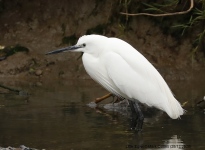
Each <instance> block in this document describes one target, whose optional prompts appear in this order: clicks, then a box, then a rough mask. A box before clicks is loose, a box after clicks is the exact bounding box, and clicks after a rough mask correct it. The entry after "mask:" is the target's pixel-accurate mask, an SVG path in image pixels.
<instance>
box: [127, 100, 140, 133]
mask: <svg viewBox="0 0 205 150" xmlns="http://www.w3.org/2000/svg"><path fill="white" fill-rule="evenodd" d="M128 102H129V106H130V109H131V112H132V119H131V122H130V126H131V130H134V129H135V128H136V126H137V120H138V114H137V112H136V110H135V108H134V102H133V101H131V100H128Z"/></svg>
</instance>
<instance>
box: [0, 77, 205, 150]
mask: <svg viewBox="0 0 205 150" xmlns="http://www.w3.org/2000/svg"><path fill="white" fill-rule="evenodd" d="M36 82H37V81H13V80H12V81H9V80H7V81H1V84H4V85H6V86H10V87H13V88H18V89H23V90H24V91H27V92H28V93H29V94H30V95H28V96H20V95H17V94H16V93H12V92H9V93H6V94H0V146H1V147H8V146H12V147H19V146H20V145H26V146H28V147H33V148H38V149H48V150H69V149H73V150H80V149H94V150H95V149H116V150H120V149H138V147H139V146H142V147H143V148H142V149H160V150H162V149H172V150H173V149H183V148H182V147H180V146H182V145H188V148H187V149H201V150H204V149H205V143H204V140H205V125H204V124H205V114H204V111H203V109H204V105H205V104H202V105H201V106H200V107H196V102H197V101H199V100H201V99H202V98H203V96H204V95H205V90H204V89H205V85H204V84H201V83H203V82H202V81H199V82H196V81H193V82H186V81H183V82H178V81H177V82H173V81H170V82H169V85H170V87H171V89H172V91H173V92H174V94H175V95H176V97H177V99H178V100H179V101H180V102H181V103H184V102H187V101H188V103H187V104H186V106H185V109H187V110H188V112H187V113H186V114H185V115H184V116H182V117H181V119H179V120H172V119H170V118H169V117H168V116H167V114H166V113H162V112H160V111H154V112H152V110H151V111H150V110H148V111H147V112H145V117H146V118H145V123H144V126H143V131H142V132H141V133H137V132H134V131H129V129H130V125H129V119H128V117H129V113H127V112H126V111H125V112H123V113H122V112H119V111H114V110H112V109H111V110H107V109H105V108H103V106H99V107H98V108H90V107H88V106H87V104H88V103H90V102H92V101H93V100H94V99H95V98H96V97H100V96H103V95H104V94H107V91H105V90H104V89H103V88H102V87H100V86H98V85H97V84H96V83H94V82H93V81H91V80H68V81H53V82H43V83H42V85H41V86H40V85H39V84H36ZM204 83H205V82H204ZM110 101H112V98H110V99H108V100H106V101H105V102H103V103H104V104H106V103H109V102H110ZM126 114H127V115H126ZM150 146H151V147H153V148H148V147H150ZM155 146H157V147H155ZM160 146H161V147H160ZM163 146H165V147H163ZM126 147H129V148H126ZM174 147H175V148H174ZM177 147H178V148H177Z"/></svg>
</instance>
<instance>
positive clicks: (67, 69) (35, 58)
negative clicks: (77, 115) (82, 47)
mask: <svg viewBox="0 0 205 150" xmlns="http://www.w3.org/2000/svg"><path fill="white" fill-rule="evenodd" d="M121 5H122V4H120V3H119V1H117V0H115V1H109V0H104V1H100V2H98V1H95V0H86V1H85V0H75V1H71V0H69V1H68V0H61V1H54V0H51V1H44V0H35V1H34V0H28V1H20V0H17V1H12V2H11V1H2V4H1V9H0V10H1V11H0V22H1V24H0V33H1V36H0V46H8V47H10V46H16V45H21V46H23V47H26V48H28V49H29V52H17V53H16V54H13V55H11V56H8V57H6V58H5V59H2V61H0V77H16V78H39V80H45V79H49V78H50V79H53V78H55V79H59V78H60V79H67V78H81V79H89V76H88V75H87V74H86V72H85V70H84V68H83V65H82V61H81V59H78V57H79V56H80V53H66V54H58V55H51V56H45V55H44V54H45V53H46V52H48V51H52V50H55V49H58V48H61V47H65V46H68V45H72V44H74V43H76V41H77V39H78V38H79V37H81V36H82V35H85V34H90V33H96V34H103V35H105V36H108V37H118V38H121V39H123V40H125V41H127V42H128V43H130V44H131V45H132V46H133V47H135V48H136V49H137V50H138V51H140V52H141V53H142V54H143V55H144V56H145V57H146V58H147V59H148V60H149V61H150V62H151V63H152V64H153V65H154V66H156V68H158V69H159V71H160V72H161V73H162V75H163V76H164V77H165V79H173V80H189V79H190V78H192V77H193V75H194V76H195V75H196V76H198V77H200V76H202V75H203V72H204V71H203V70H204V69H203V68H204V64H205V61H204V60H205V59H204V56H203V52H200V51H198V52H197V55H196V57H195V61H194V63H193V62H192V59H191V57H190V53H191V51H192V50H193V47H192V41H193V35H192V34H191V33H190V34H187V35H186V36H184V37H181V36H179V35H176V34H175V35H174V34H173V33H175V32H174V31H173V32H171V30H172V28H171V27H170V26H171V25H172V21H173V20H174V19H175V18H176V17H175V16H172V17H165V18H163V19H161V20H162V21H161V23H160V24H159V23H158V22H157V21H158V20H159V19H158V20H156V19H153V18H152V17H146V16H137V17H129V19H128V21H126V16H121V15H120V14H118V12H119V11H120V9H118V7H119V8H121ZM186 7H189V4H187V6H186ZM186 7H185V8H186ZM122 10H123V9H122ZM123 20H124V22H123ZM162 25H163V26H164V28H162ZM165 25H166V26H168V27H167V28H165ZM192 32H193V34H195V33H198V29H197V28H196V30H193V31H192ZM178 34H179V33H178ZM0 51H1V50H0ZM1 55H2V56H1ZM1 55H0V56H1V57H3V55H4V54H1ZM39 70H40V72H41V73H40V74H38V73H36V72H38V71H39Z"/></svg>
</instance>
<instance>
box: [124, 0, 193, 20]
mask: <svg viewBox="0 0 205 150" xmlns="http://www.w3.org/2000/svg"><path fill="white" fill-rule="evenodd" d="M190 1H191V5H190V8H189V9H188V10H186V11H181V12H174V13H166V14H149V13H137V14H129V13H124V12H120V14H122V15H127V16H139V15H146V16H154V17H161V16H172V15H181V14H186V13H188V12H190V11H191V10H192V8H193V7H194V0H190Z"/></svg>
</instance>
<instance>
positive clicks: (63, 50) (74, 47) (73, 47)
mask: <svg viewBox="0 0 205 150" xmlns="http://www.w3.org/2000/svg"><path fill="white" fill-rule="evenodd" d="M78 48H82V47H81V46H78V45H74V46H70V47H66V48H62V49H57V50H55V51H51V52H48V53H46V55H50V54H57V53H61V52H65V51H70V50H75V49H78Z"/></svg>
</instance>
